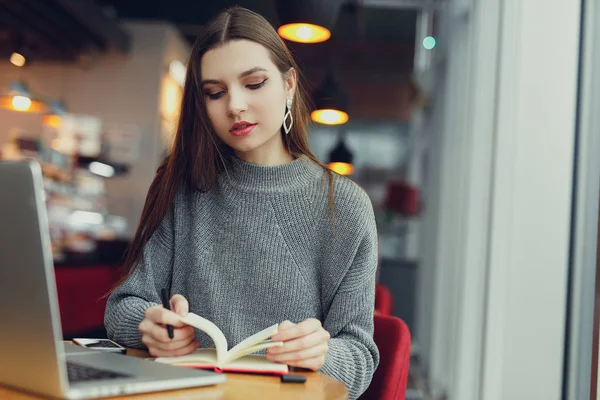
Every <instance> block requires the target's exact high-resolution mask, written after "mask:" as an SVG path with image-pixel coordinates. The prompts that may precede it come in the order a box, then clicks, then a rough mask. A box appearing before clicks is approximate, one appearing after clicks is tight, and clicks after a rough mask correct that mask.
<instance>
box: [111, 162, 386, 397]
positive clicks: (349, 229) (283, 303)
mask: <svg viewBox="0 0 600 400" xmlns="http://www.w3.org/2000/svg"><path fill="white" fill-rule="evenodd" d="M334 183H335V186H334V196H335V197H334V198H335V214H334V215H333V216H334V220H333V221H334V230H333V231H332V229H331V228H332V224H331V221H332V220H331V212H330V210H329V209H328V200H329V186H328V179H327V178H326V175H325V174H324V171H323V169H322V168H321V167H320V166H318V165H316V164H315V163H313V162H312V161H310V160H308V159H307V158H304V157H301V158H298V159H296V160H294V161H292V162H290V163H288V164H284V165H280V166H275V167H271V166H269V167H268V166H260V165H256V164H250V163H247V162H244V161H242V160H240V159H238V158H235V157H234V158H233V160H232V166H231V167H230V168H228V169H227V171H226V172H223V173H222V174H221V175H220V176H219V177H218V179H217V183H216V184H215V185H214V186H213V188H212V189H211V190H210V191H208V192H206V193H200V192H198V191H193V190H190V189H182V190H181V191H180V192H179V193H178V194H177V196H176V199H175V202H174V205H173V207H172V208H171V211H170V212H169V213H168V214H167V216H166V217H165V219H164V220H163V222H162V224H161V226H160V227H159V229H158V230H157V231H156V233H155V234H154V235H153V236H152V238H151V239H150V241H149V242H148V243H147V244H146V247H145V249H144V252H143V256H142V260H141V262H140V263H139V265H138V266H137V268H136V269H135V272H134V273H133V274H132V275H131V277H130V278H129V279H128V280H127V281H125V282H124V283H123V284H122V285H121V286H120V287H118V288H117V290H116V291H115V292H114V293H113V294H112V295H111V296H110V298H109V299H108V304H107V306H106V313H105V320H104V322H105V325H106V329H107V331H108V336H109V338H111V339H113V340H115V341H117V342H119V343H121V344H123V345H125V346H129V347H138V348H139V347H143V344H142V342H141V334H140V332H139V331H138V325H139V323H140V322H141V321H142V319H143V318H144V310H145V309H146V308H148V307H149V306H152V305H156V304H160V297H159V293H160V289H161V288H163V287H169V285H170V288H171V293H173V294H177V293H178V294H181V295H183V296H184V297H185V298H187V299H188V301H189V304H190V311H192V312H194V313H196V314H198V315H201V316H203V317H205V318H207V319H209V320H211V321H213V322H214V323H215V324H216V325H217V326H218V327H219V328H220V329H221V330H222V331H223V333H224V334H225V337H226V338H227V343H228V344H229V345H230V346H233V345H235V344H237V343H238V342H240V341H241V340H242V339H245V338H246V337H248V336H250V335H251V334H253V333H256V332H257V331H259V330H261V329H264V328H266V327H268V326H269V325H271V324H275V323H279V322H281V321H283V320H286V319H287V320H290V321H292V322H295V323H298V322H301V321H303V320H305V319H307V318H318V319H319V320H320V321H321V322H322V324H323V327H324V328H325V329H326V330H327V331H328V332H329V333H330V335H331V339H330V341H329V351H328V353H327V356H326V358H325V364H324V365H323V367H322V368H321V370H320V371H321V372H323V373H325V374H328V375H330V376H332V377H334V378H336V379H338V380H339V381H341V382H343V383H344V384H345V385H346V387H347V388H348V390H349V392H350V398H351V399H354V398H357V397H358V396H359V395H360V394H361V393H362V392H364V391H365V390H366V388H367V387H368V385H369V383H370V382H371V378H372V375H373V372H374V371H375V368H376V367H377V364H378V362H379V353H378V350H377V347H376V346H375V343H374V341H373V308H374V295H375V271H376V264H377V233H376V226H375V218H374V214H373V207H372V205H371V202H370V200H369V197H368V196H367V194H366V193H365V192H364V191H363V190H362V189H360V188H359V187H358V186H357V185H356V184H355V183H353V182H352V181H351V180H349V179H346V178H343V177H340V176H337V175H336V176H335V178H334ZM196 337H197V339H198V340H199V341H200V344H201V346H202V347H210V346H212V344H213V343H212V340H211V339H210V337H208V336H207V335H206V334H204V333H203V332H200V331H196Z"/></svg>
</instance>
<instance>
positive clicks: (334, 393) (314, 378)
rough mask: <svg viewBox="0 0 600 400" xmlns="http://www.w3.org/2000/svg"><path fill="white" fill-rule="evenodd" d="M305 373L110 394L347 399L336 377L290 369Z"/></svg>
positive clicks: (230, 377) (6, 394)
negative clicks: (295, 378) (293, 378)
mask: <svg viewBox="0 0 600 400" xmlns="http://www.w3.org/2000/svg"><path fill="white" fill-rule="evenodd" d="M127 355H130V356H134V357H148V353H147V352H145V351H142V350H136V349H128V350H127ZM292 374H294V375H305V376H306V382H305V383H303V384H297V383H281V381H280V380H279V377H277V376H265V375H251V374H229V373H228V374H227V382H225V383H221V384H218V385H213V386H204V387H199V388H194V389H181V390H170V391H166V392H154V393H142V394H138V395H129V396H120V397H110V398H111V399H125V398H127V399H178V400H187V399H190V400H191V399H200V400H202V399H211V400H225V399H226V400H236V399H240V400H241V399H244V400H255V399H256V400H259V399H260V400H269V399H278V400H279V399H285V400H288V399H289V400H301V399H307V400H326V399H327V400H329V399H332V400H338V399H347V398H348V391H347V390H346V387H345V386H344V385H343V384H342V383H340V382H338V381H337V380H335V379H333V378H331V377H330V376H327V375H325V374H322V373H319V372H304V371H303V372H292ZM40 398H41V397H37V396H33V395H30V394H28V393H23V392H17V391H13V390H10V389H8V388H5V387H0V399H10V400H33V399H40Z"/></svg>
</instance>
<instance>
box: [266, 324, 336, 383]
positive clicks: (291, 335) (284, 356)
mask: <svg viewBox="0 0 600 400" xmlns="http://www.w3.org/2000/svg"><path fill="white" fill-rule="evenodd" d="M330 337H331V336H330V335H329V332H327V331H326V330H325V329H324V328H323V326H321V321H319V320H318V319H315V318H309V319H306V320H304V321H302V322H300V323H298V324H294V323H292V322H290V321H283V322H282V323H280V324H279V332H277V333H276V334H275V335H273V337H272V338H271V340H273V341H274V342H283V346H280V347H270V348H269V349H268V350H267V359H269V360H271V361H275V362H279V363H283V364H287V365H290V366H293V367H300V368H307V369H310V370H313V371H317V370H319V369H320V368H321V367H322V366H323V363H325V355H326V354H327V350H328V349H329V347H328V345H327V342H328V341H329V338H330Z"/></svg>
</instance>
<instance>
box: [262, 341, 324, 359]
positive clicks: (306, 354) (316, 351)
mask: <svg viewBox="0 0 600 400" xmlns="http://www.w3.org/2000/svg"><path fill="white" fill-rule="evenodd" d="M328 350H329V347H328V346H327V343H326V342H325V343H319V344H317V345H314V346H311V347H305V348H302V350H297V351H291V352H286V353H268V354H267V359H268V360H271V361H275V362H281V363H286V364H287V363H290V362H294V361H296V362H301V361H305V360H310V359H313V358H315V357H320V356H323V357H324V356H325V354H327V351H328Z"/></svg>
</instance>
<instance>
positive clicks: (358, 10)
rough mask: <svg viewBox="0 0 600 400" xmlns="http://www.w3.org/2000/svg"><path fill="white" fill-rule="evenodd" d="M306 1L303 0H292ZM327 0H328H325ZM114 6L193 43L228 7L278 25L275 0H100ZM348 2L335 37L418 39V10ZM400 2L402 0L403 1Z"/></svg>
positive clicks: (122, 15) (405, 41)
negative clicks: (170, 26)
mask: <svg viewBox="0 0 600 400" xmlns="http://www.w3.org/2000/svg"><path fill="white" fill-rule="evenodd" d="M288 1H302V0H288ZM323 1H327V0H323ZM98 2H99V3H100V4H103V5H104V6H107V7H112V9H113V10H114V12H116V14H117V15H118V17H119V18H127V19H146V20H168V21H171V22H172V23H174V24H175V25H177V26H178V27H179V29H180V30H181V31H182V33H183V34H184V35H185V36H186V38H187V39H188V40H189V41H190V42H193V41H194V39H195V38H196V35H197V34H198V33H200V32H201V27H202V25H204V24H205V23H206V22H207V21H208V20H210V19H211V18H212V17H213V16H215V15H217V14H218V13H219V12H220V11H222V10H223V9H224V8H226V7H228V6H233V5H238V6H242V7H245V8H249V9H251V10H253V11H256V12H258V13H259V14H261V15H263V16H264V17H265V18H267V19H268V20H270V21H271V22H272V23H273V24H274V25H276V26H277V25H278V23H279V21H278V17H277V12H276V10H275V0H237V1H232V0H210V1H209V0H169V1H156V0H154V1H153V0H98ZM360 4H361V2H360V1H346V2H345V3H344V6H343V7H342V11H341V12H340V15H339V17H338V19H337V23H336V25H335V27H334V30H333V32H332V39H335V40H338V41H343V42H352V41H355V42H356V41H363V42H367V43H373V44H398V43H403V44H409V45H411V46H412V45H413V44H414V41H415V30H416V15H417V13H416V11H414V10H408V9H406V8H400V7H398V8H392V7H385V8H382V7H379V8H377V7H370V6H361V5H360ZM399 4H400V1H399Z"/></svg>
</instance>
